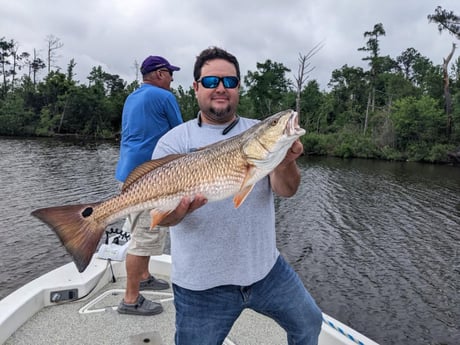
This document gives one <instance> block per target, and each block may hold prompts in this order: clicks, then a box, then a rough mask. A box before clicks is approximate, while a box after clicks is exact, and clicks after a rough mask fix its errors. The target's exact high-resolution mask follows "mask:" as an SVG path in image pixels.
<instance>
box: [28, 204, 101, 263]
mask: <svg viewBox="0 0 460 345" xmlns="http://www.w3.org/2000/svg"><path fill="white" fill-rule="evenodd" d="M96 205H97V204H91V205H68V206H57V207H49V208H41V209H38V210H35V211H33V212H32V215H33V216H34V217H37V218H38V219H40V220H41V221H42V222H44V223H45V224H47V225H48V226H49V227H50V228H51V229H52V230H53V231H54V232H55V233H56V235H57V236H58V237H59V239H60V240H61V243H62V244H63V245H64V247H65V248H66V250H67V252H68V253H69V254H70V255H71V256H72V259H73V261H74V263H75V265H76V266H77V268H78V271H79V272H83V271H84V270H85V269H86V267H88V265H89V263H90V261H91V259H92V257H93V254H94V252H95V251H96V249H97V245H98V244H99V241H100V239H101V237H102V234H103V233H104V229H105V227H106V226H107V225H108V224H105V223H103V222H97V221H95V220H94V219H93V218H92V217H91V214H92V213H93V211H94V206H96Z"/></svg>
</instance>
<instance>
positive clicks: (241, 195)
mask: <svg viewBox="0 0 460 345" xmlns="http://www.w3.org/2000/svg"><path fill="white" fill-rule="evenodd" d="M255 172H256V168H255V166H253V165H249V166H248V168H247V171H246V176H245V177H244V180H243V183H241V188H240V190H239V191H238V193H237V194H236V195H235V196H234V197H233V204H234V205H235V208H238V207H240V206H241V204H242V203H243V202H244V200H246V197H247V196H248V195H249V193H250V192H251V190H252V188H254V185H253V184H250V185H248V184H247V183H248V181H249V179H250V178H251V177H253V176H254V173H255Z"/></svg>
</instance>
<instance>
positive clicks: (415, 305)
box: [0, 138, 460, 345]
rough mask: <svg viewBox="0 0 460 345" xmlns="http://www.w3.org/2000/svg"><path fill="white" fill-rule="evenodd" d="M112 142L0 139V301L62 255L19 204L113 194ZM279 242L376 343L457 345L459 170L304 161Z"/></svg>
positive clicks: (344, 317)
mask: <svg viewBox="0 0 460 345" xmlns="http://www.w3.org/2000/svg"><path fill="white" fill-rule="evenodd" d="M117 155H118V146H117V145H114V144H111V143H102V144H101V143H99V144H94V143H93V144H80V145H77V144H74V143H63V142H58V141H54V140H11V139H5V138H3V139H0V157H1V159H0V179H1V184H0V194H1V196H2V197H1V199H0V209H1V210H2V211H3V212H2V213H3V214H2V217H1V220H0V225H1V228H0V229H1V230H0V234H1V241H0V245H1V246H2V249H1V252H0V253H1V254H0V298H2V297H5V296H6V295H7V294H8V293H10V292H11V291H12V290H14V289H15V288H17V287H19V286H21V285H22V284H24V283H26V282H28V281H30V280H31V279H33V278H36V277H37V276H39V275H41V274H43V273H45V272H47V271H49V270H51V269H54V268H56V267H58V266H60V265H62V264H63V263H67V262H69V261H71V260H70V257H69V256H68V255H67V253H66V252H65V250H64V249H63V248H62V247H61V245H60V243H59V240H58V239H57V237H56V236H55V235H54V233H53V232H52V231H51V230H49V229H48V228H47V227H46V226H45V225H43V224H41V223H40V222H39V221H38V220H36V219H34V218H33V217H31V216H30V212H31V211H32V210H33V209H35V208H39V207H45V206H51V205H58V204H64V203H75V202H92V201H97V200H100V199H103V198H106V197H109V196H111V195H113V194H115V193H116V192H117V184H116V181H115V180H114V178H113V173H114V169H115V164H116V160H117ZM301 167H302V171H303V172H302V173H303V179H302V185H301V187H300V190H299V192H298V193H297V194H296V196H295V197H293V198H290V199H277V201H276V203H277V217H278V224H277V225H278V245H279V248H280V250H281V252H282V253H283V254H284V255H285V257H286V258H287V259H288V261H289V262H291V264H292V265H293V266H294V268H295V269H296V271H297V272H298V273H299V274H300V276H301V278H302V280H303V282H304V283H305V285H306V286H307V288H308V289H309V291H310V292H311V294H312V295H313V296H314V297H315V299H316V300H317V302H318V304H319V305H320V307H321V308H322V309H323V311H324V312H326V313H328V314H329V315H331V316H333V317H335V318H337V319H339V320H341V321H343V322H345V323H347V324H349V325H350V326H352V327H353V328H355V329H357V330H358V331H360V332H363V333H364V334H366V335H368V336H369V337H371V338H373V339H374V340H376V341H377V342H379V343H381V344H410V345H411V344H414V345H420V344H433V345H434V344H436V345H441V344H449V345H454V344H459V339H460V168H458V167H457V168H455V167H448V166H434V165H421V164H409V163H405V164H404V163H388V162H374V161H366V160H339V159H326V158H322V159H311V158H309V159H305V160H303V161H302V162H301Z"/></svg>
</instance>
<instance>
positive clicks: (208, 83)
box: [197, 76, 240, 89]
mask: <svg viewBox="0 0 460 345" xmlns="http://www.w3.org/2000/svg"><path fill="white" fill-rule="evenodd" d="M221 81H222V83H223V84H224V87H225V88H226V89H234V88H235V87H237V86H238V84H239V83H240V80H239V79H238V78H237V77H215V76H207V77H202V78H200V79H198V80H197V83H201V85H203V87H205V88H206V89H215V88H216V87H217V86H219V83H220V82H221Z"/></svg>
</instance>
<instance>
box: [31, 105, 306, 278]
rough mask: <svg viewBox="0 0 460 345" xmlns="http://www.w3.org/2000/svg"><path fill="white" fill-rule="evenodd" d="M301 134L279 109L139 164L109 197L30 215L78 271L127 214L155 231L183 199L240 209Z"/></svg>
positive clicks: (293, 117) (289, 114)
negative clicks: (227, 134) (146, 218)
mask: <svg viewBox="0 0 460 345" xmlns="http://www.w3.org/2000/svg"><path fill="white" fill-rule="evenodd" d="M304 133H305V130H303V129H302V128H299V127H298V124H297V113H295V112H294V111H292V110H287V111H283V112H280V113H277V114H275V115H272V116H270V117H268V118H266V119H265V120H263V121H260V122H259V123H257V124H255V125H254V126H252V127H251V128H249V129H248V130H246V131H244V132H242V133H240V134H239V135H236V136H234V137H232V138H229V139H226V140H223V141H220V142H218V143H215V144H212V145H210V146H207V147H205V148H203V149H201V150H198V151H195V152H192V153H188V154H178V155H170V156H166V157H164V158H162V159H158V160H152V161H149V162H146V163H144V164H142V165H140V166H139V167H137V168H136V169H135V170H134V171H133V172H132V173H131V174H130V175H129V176H128V178H127V180H126V181H125V184H124V185H123V188H122V191H121V193H120V194H119V195H117V196H114V197H113V198H110V199H108V200H105V201H102V202H98V203H93V204H86V205H83V204H82V205H68V206H57V207H49V208H42V209H38V210H35V211H33V212H32V215H34V216H35V217H37V218H39V219H40V220H42V221H43V222H44V223H46V224H47V225H48V226H49V227H50V228H51V229H53V230H54V231H55V232H56V234H57V235H58V237H59V238H60V240H61V242H62V243H63V245H64V246H65V248H66V249H67V251H68V252H69V253H70V254H71V255H72V258H73V260H74V262H75V264H76V266H77V268H78V270H79V271H80V272H83V271H84V270H85V269H86V267H87V266H88V264H89V262H90V261H91V258H92V255H93V253H94V252H95V251H96V249H97V245H98V243H99V240H100V238H101V236H102V234H103V233H104V230H105V228H106V227H107V226H108V225H109V224H111V223H113V222H114V221H116V220H118V219H121V218H123V217H126V216H127V215H128V214H131V213H136V212H141V211H144V210H151V214H152V227H154V226H155V225H157V224H159V223H160V222H161V221H162V220H163V218H164V217H166V216H167V215H168V214H169V213H170V212H171V211H173V210H174V209H175V208H176V207H177V205H178V204H179V202H180V200H181V199H182V198H183V197H184V196H188V197H193V196H195V195H196V194H198V193H199V194H202V195H203V196H204V197H206V198H207V199H208V202H212V201H217V200H222V199H225V198H228V197H231V196H234V199H233V200H234V204H235V207H239V206H240V205H241V204H242V203H243V202H244V200H245V198H246V196H247V195H248V194H249V193H250V191H251V190H252V188H253V186H254V184H255V183H256V182H257V181H259V180H260V179H262V178H263V177H265V176H266V175H268V174H269V173H270V172H271V171H272V170H273V169H275V168H276V166H277V165H278V164H279V163H280V162H281V161H282V160H283V159H284V157H285V155H286V152H287V151H288V149H289V148H290V147H291V145H292V144H293V142H294V141H295V140H297V139H298V138H299V137H300V136H301V135H303V134H304Z"/></svg>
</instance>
